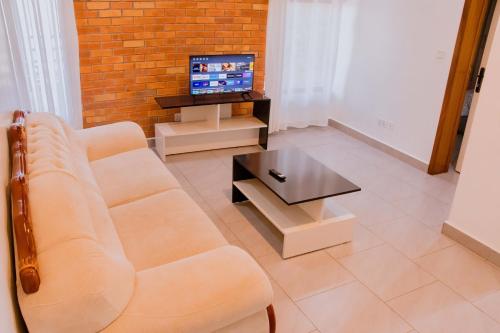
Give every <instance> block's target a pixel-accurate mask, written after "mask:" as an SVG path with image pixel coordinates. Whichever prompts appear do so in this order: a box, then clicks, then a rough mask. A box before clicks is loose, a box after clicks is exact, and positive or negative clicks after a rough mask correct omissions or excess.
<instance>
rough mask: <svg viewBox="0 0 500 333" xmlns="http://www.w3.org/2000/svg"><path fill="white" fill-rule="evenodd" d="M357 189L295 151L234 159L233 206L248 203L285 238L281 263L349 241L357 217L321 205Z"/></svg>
mask: <svg viewBox="0 0 500 333" xmlns="http://www.w3.org/2000/svg"><path fill="white" fill-rule="evenodd" d="M270 169H275V170H277V171H279V172H280V173H282V174H284V175H285V176H286V180H285V181H280V180H279V179H277V178H276V177H274V176H273V175H271V174H270V173H269V170H270ZM360 190H361V188H359V187H358V186H356V185H355V184H353V183H352V182H350V181H349V180H347V179H345V178H344V177H342V176H340V175H339V174H338V173H336V172H334V171H332V170H331V169H329V168H328V167H326V166H325V165H323V164H322V163H321V162H319V161H317V160H315V159H313V158H312V157H310V156H309V155H307V154H306V153H305V152H303V151H301V150H299V149H296V148H292V149H284V150H275V151H264V152H258V153H252V154H244V155H235V156H233V187H232V202H233V203H237V202H242V201H247V200H249V201H250V202H251V203H252V204H253V205H254V206H255V207H256V208H257V209H258V210H259V211H260V212H261V213H262V214H263V215H264V216H265V217H266V218H267V219H268V220H269V221H270V222H271V223H272V224H273V225H274V226H275V227H276V228H277V229H278V230H279V231H280V233H281V234H283V250H282V257H283V258H289V257H293V256H297V255H300V254H304V253H307V252H312V251H316V250H319V249H323V248H326V247H330V246H333V245H338V244H342V243H346V242H349V241H351V240H352V230H353V225H354V223H355V220H356V217H355V216H354V215H353V214H352V213H350V212H349V211H347V210H346V209H345V208H343V207H341V206H340V205H339V204H338V203H336V202H334V200H329V202H328V204H326V202H325V200H326V199H327V198H330V197H334V196H338V195H342V194H347V193H352V192H356V191H360Z"/></svg>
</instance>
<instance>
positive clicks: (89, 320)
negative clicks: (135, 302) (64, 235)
mask: <svg viewBox="0 0 500 333" xmlns="http://www.w3.org/2000/svg"><path fill="white" fill-rule="evenodd" d="M38 263H39V273H40V281H41V283H40V289H39V290H38V292H36V293H33V294H29V295H27V294H25V293H24V292H23V290H22V289H21V287H20V284H19V283H18V290H17V295H18V299H19V305H20V308H21V312H22V314H23V318H24V321H25V322H26V325H27V326H28V330H29V331H30V332H54V333H58V332H61V333H66V332H97V331H100V330H102V329H103V328H104V327H106V326H107V325H109V324H110V323H111V322H112V321H113V320H114V319H115V318H116V317H118V316H119V315H120V313H121V312H122V311H123V309H124V308H125V306H126V305H127V304H128V302H129V299H130V297H131V296H132V294H133V291H134V285H135V284H134V281H135V271H134V268H133V267H132V265H130V263H129V262H128V261H127V260H126V259H125V258H124V257H117V256H115V255H114V254H113V253H110V252H107V251H105V250H103V249H102V247H101V246H100V245H99V243H97V242H96V241H94V240H92V239H85V238H79V239H74V240H71V241H67V242H62V243H59V244H57V245H55V246H52V247H51V248H50V249H48V250H45V251H43V252H39V253H38Z"/></svg>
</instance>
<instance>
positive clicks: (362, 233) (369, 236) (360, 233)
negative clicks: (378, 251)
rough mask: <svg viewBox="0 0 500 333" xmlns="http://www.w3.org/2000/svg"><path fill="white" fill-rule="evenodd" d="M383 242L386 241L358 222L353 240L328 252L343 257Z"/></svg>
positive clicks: (336, 256)
mask: <svg viewBox="0 0 500 333" xmlns="http://www.w3.org/2000/svg"><path fill="white" fill-rule="evenodd" d="M383 243H384V242H383V241H382V240H381V239H380V238H378V237H377V236H375V235H374V234H373V233H372V232H371V231H369V230H368V229H366V228H365V227H363V226H362V225H360V224H358V223H356V224H355V225H354V233H353V239H352V241H351V242H348V243H345V244H341V245H337V246H334V247H331V248H329V249H328V250H327V252H328V254H330V255H331V256H332V257H334V258H341V257H346V256H350V255H352V254H355V253H358V252H360V251H364V250H367V249H370V248H372V247H375V246H379V245H382V244H383Z"/></svg>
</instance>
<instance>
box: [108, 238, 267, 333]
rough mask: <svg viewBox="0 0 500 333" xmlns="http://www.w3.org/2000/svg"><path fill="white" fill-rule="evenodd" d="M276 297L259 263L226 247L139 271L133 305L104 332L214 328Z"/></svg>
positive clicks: (206, 330)
mask: <svg viewBox="0 0 500 333" xmlns="http://www.w3.org/2000/svg"><path fill="white" fill-rule="evenodd" d="M272 295H273V292H272V287H271V284H270V283H269V280H268V278H267V276H266V274H265V273H264V272H263V271H262V269H261V268H260V267H259V265H258V264H257V263H256V262H255V261H254V260H253V259H252V258H251V257H250V256H249V255H248V254H247V253H246V252H244V251H243V250H241V249H240V248H237V247H234V246H223V247H220V248H217V249H215V250H211V251H208V252H205V253H201V254H198V255H195V256H192V257H188V258H185V259H182V260H178V261H175V262H172V263H169V264H165V265H162V266H158V267H155V268H150V269H147V270H144V271H140V272H138V273H137V278H136V286H135V291H134V294H133V296H132V298H131V300H130V303H129V304H128V305H127V307H126V309H125V310H124V312H123V313H122V314H121V315H120V316H119V317H118V318H117V319H116V320H115V321H114V322H113V323H112V324H111V325H110V326H108V327H107V328H106V329H104V331H103V332H213V331H215V330H218V329H220V328H223V327H226V326H228V325H231V324H232V323H235V322H237V321H240V320H242V319H244V318H247V317H249V316H252V315H255V314H256V313H258V312H261V311H262V310H264V309H266V307H268V306H269V305H270V304H271V302H272ZM266 326H267V323H266Z"/></svg>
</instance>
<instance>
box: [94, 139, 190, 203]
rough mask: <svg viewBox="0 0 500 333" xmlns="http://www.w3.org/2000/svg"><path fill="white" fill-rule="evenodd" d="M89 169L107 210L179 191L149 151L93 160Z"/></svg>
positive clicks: (170, 176) (146, 149) (135, 151)
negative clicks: (158, 194)
mask: <svg viewBox="0 0 500 333" xmlns="http://www.w3.org/2000/svg"><path fill="white" fill-rule="evenodd" d="M90 165H91V168H92V171H93V172H94V175H95V178H96V181H97V184H98V185H99V187H100V189H101V193H102V196H103V198H104V201H105V202H106V204H107V205H108V207H114V206H117V205H121V204H125V203H128V202H131V201H134V200H137V199H141V198H144V197H147V196H149V195H153V194H156V193H159V192H163V191H166V190H169V189H172V188H179V187H180V185H179V183H178V182H177V180H176V179H175V177H174V176H173V175H172V174H171V173H170V172H169V171H168V169H167V168H166V167H165V165H164V164H163V163H162V162H161V161H160V159H159V158H158V157H157V156H156V155H155V154H154V153H153V152H152V151H151V150H150V149H148V148H144V149H136V150H132V151H128V152H125V153H121V154H117V155H114V156H110V157H106V158H103V159H100V160H95V161H93V162H91V164H90Z"/></svg>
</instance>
